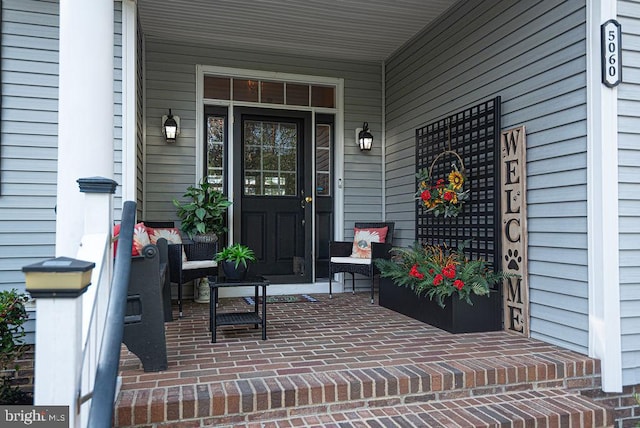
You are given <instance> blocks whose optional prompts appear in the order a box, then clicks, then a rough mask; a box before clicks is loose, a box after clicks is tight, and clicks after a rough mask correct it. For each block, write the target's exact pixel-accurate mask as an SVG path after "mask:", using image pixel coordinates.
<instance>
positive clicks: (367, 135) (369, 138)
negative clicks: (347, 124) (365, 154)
mask: <svg viewBox="0 0 640 428" xmlns="http://www.w3.org/2000/svg"><path fill="white" fill-rule="evenodd" d="M371 143H373V135H371V132H369V124H368V123H367V122H365V123H363V124H362V129H361V130H360V131H359V132H358V146H360V150H362V151H365V150H366V151H369V150H371Z"/></svg>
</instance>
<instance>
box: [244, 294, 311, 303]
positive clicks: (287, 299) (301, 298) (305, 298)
mask: <svg viewBox="0 0 640 428" xmlns="http://www.w3.org/2000/svg"><path fill="white" fill-rule="evenodd" d="M243 299H244V301H245V302H246V303H247V305H253V304H255V301H254V300H253V297H243ZM258 301H259V303H262V296H260V297H258ZM317 301H318V300H317V299H316V298H314V297H312V296H309V295H308V294H298V295H295V296H292V295H284V296H267V303H298V302H317Z"/></svg>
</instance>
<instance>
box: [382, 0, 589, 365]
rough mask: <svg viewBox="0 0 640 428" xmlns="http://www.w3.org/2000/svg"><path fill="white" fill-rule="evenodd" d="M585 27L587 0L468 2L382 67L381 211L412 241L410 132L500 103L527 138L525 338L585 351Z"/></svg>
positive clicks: (506, 121) (508, 122)
mask: <svg viewBox="0 0 640 428" xmlns="http://www.w3.org/2000/svg"><path fill="white" fill-rule="evenodd" d="M585 19H586V18H585V6H584V2H583V1H571V2H563V1H560V0H553V1H552V0H545V1H529V0H526V1H525V0H521V1H517V2H514V1H512V0H491V1H486V0H485V1H480V0H472V1H464V2H460V3H458V4H457V5H455V6H454V7H452V8H451V9H450V10H449V11H447V13H445V14H444V15H443V16H442V17H441V18H440V19H438V20H437V21H436V22H434V23H433V24H432V25H430V26H429V27H427V28H426V29H425V31H424V32H422V33H421V34H420V35H418V36H417V37H415V38H414V39H413V40H411V41H410V42H408V43H407V44H406V45H405V46H404V47H403V48H402V49H400V50H399V51H398V52H396V53H395V54H394V55H393V56H392V57H391V58H389V60H388V61H387V64H386V71H387V74H386V94H387V96H386V114H387V123H386V126H387V135H386V138H387V141H386V145H387V148H386V152H387V158H386V179H387V180H386V210H387V211H386V212H387V220H390V221H395V222H396V228H397V233H396V237H398V238H400V242H399V243H400V244H402V245H408V244H410V243H411V242H413V239H414V236H415V235H414V234H415V229H414V221H415V214H414V212H415V211H414V210H415V205H414V204H415V201H414V200H413V192H414V189H415V181H414V170H415V129H416V128H418V127H420V126H423V125H426V124H428V123H431V122H432V121H434V120H437V119H440V118H442V117H444V116H446V115H448V114H451V113H453V112H455V111H457V110H460V109H463V108H465V107H467V106H471V105H474V104H476V103H478V102H481V101H484V100H487V99H490V98H493V97H495V96H498V95H499V96H501V97H502V129H509V128H512V127H516V126H520V125H524V126H525V127H526V133H527V187H528V193H527V198H528V229H529V236H528V238H529V247H528V249H529V264H528V267H529V281H530V301H531V335H532V337H535V338H539V339H542V340H545V341H547V342H550V343H554V344H558V345H561V346H564V347H566V348H569V349H572V350H576V351H578V352H582V353H585V354H586V353H587V350H588V333H587V332H588V301H587V299H588V284H587V202H586V197H587V187H586V177H587V174H586V165H587V164H586V162H587V156H586V88H585V84H586V83H585V82H586V73H585V50H586V42H585ZM471 197H473V195H472V196H471ZM560 204H561V207H562V208H561V209H560Z"/></svg>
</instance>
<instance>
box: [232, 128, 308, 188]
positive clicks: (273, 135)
mask: <svg viewBox="0 0 640 428" xmlns="http://www.w3.org/2000/svg"><path fill="white" fill-rule="evenodd" d="M243 134H244V135H243V143H244V159H243V162H244V168H243V170H244V194H245V195H251V196H297V195H298V185H297V182H298V177H297V168H296V166H297V165H296V162H297V158H298V149H297V140H298V127H297V125H296V124H295V123H286V122H274V121H260V120H246V121H244V129H243Z"/></svg>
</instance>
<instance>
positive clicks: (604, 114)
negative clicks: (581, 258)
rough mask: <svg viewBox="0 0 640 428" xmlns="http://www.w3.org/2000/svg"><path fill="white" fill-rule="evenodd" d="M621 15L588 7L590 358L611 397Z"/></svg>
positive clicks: (609, 7) (604, 3) (614, 382)
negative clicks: (614, 43)
mask: <svg viewBox="0 0 640 428" xmlns="http://www.w3.org/2000/svg"><path fill="white" fill-rule="evenodd" d="M616 12H617V11H616V0H593V1H588V2H587V108H588V112H587V168H588V169H587V199H588V203H587V217H588V248H589V255H588V260H589V355H590V356H592V357H596V358H599V359H600V360H601V363H602V364H601V366H602V389H603V390H604V391H605V392H621V391H622V345H621V341H622V338H621V333H620V275H619V269H620V261H619V245H618V241H619V240H618V233H619V227H618V216H619V213H618V90H617V89H616V88H608V87H606V86H605V85H603V84H602V82H601V79H602V77H601V71H600V67H601V64H600V25H601V24H603V23H604V22H605V21H607V20H608V19H615V18H616Z"/></svg>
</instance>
